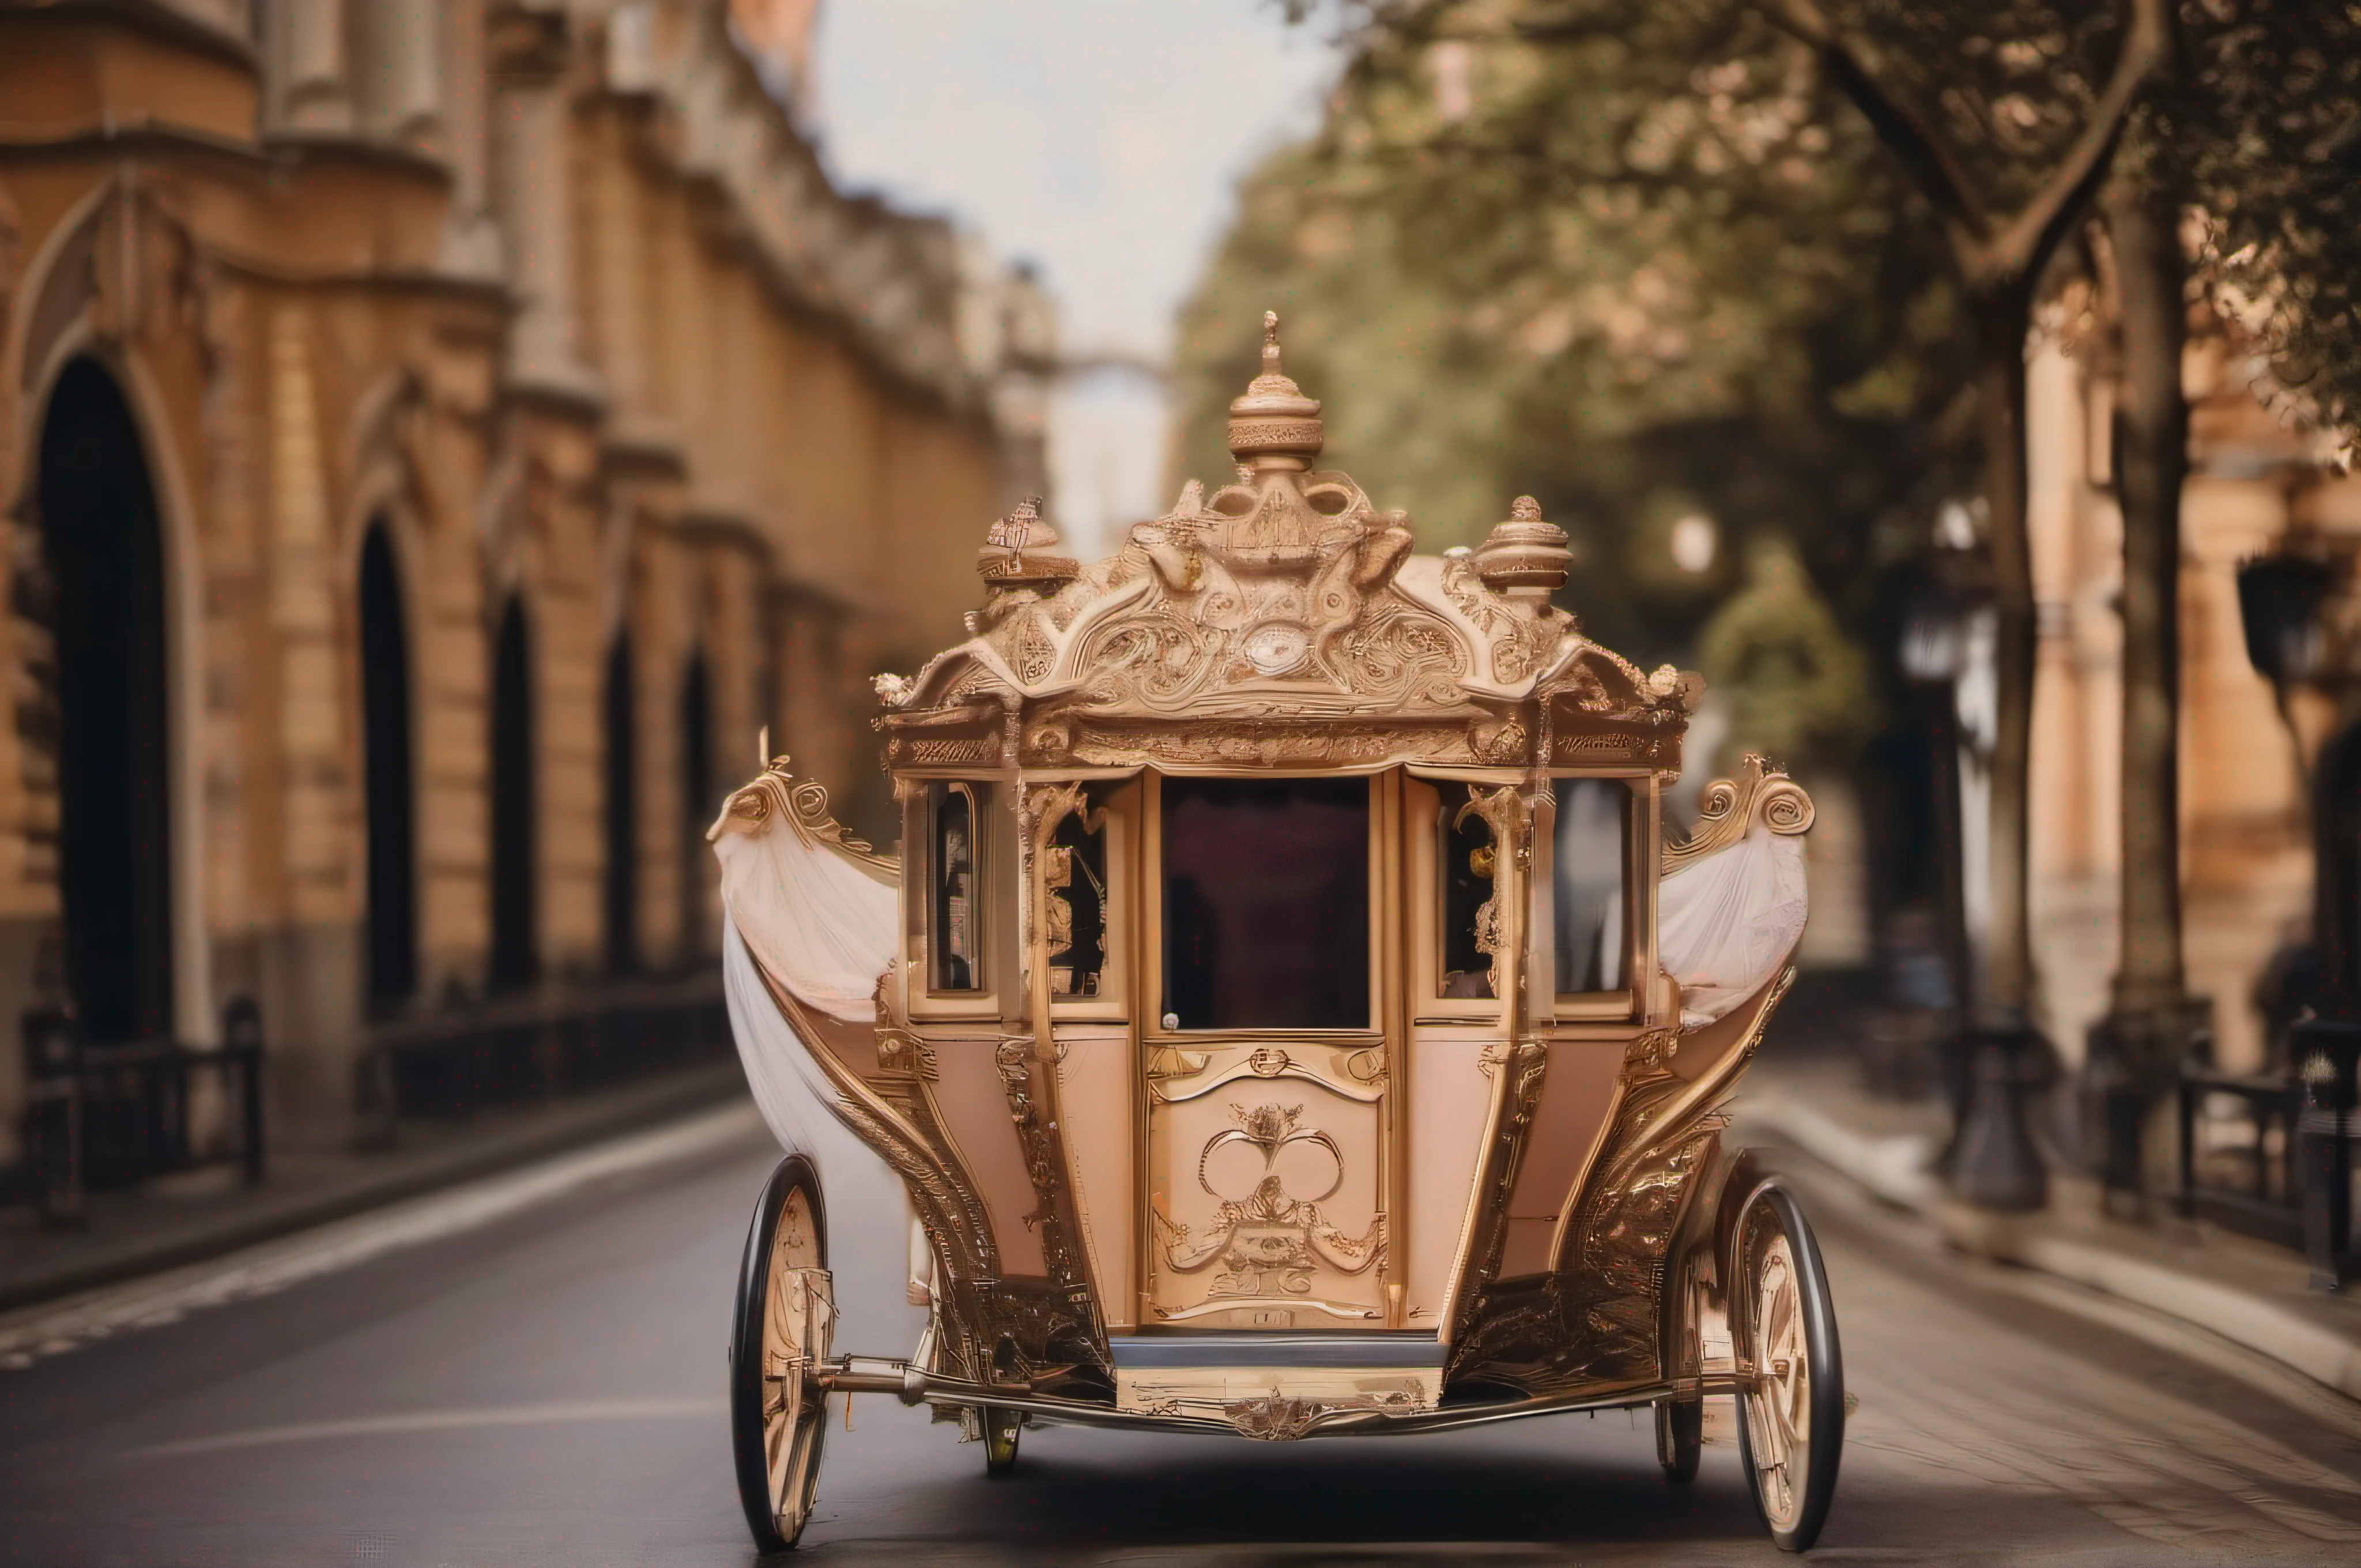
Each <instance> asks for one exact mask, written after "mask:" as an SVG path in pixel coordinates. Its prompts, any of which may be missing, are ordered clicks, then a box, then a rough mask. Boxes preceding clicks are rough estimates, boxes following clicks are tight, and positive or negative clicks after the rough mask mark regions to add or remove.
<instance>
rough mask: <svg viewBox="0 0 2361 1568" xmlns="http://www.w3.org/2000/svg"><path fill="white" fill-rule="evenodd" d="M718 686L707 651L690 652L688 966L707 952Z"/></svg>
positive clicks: (683, 784)
mask: <svg viewBox="0 0 2361 1568" xmlns="http://www.w3.org/2000/svg"><path fill="white" fill-rule="evenodd" d="M712 796H713V685H712V677H711V676H709V675H708V674H707V673H706V667H705V652H704V650H703V649H698V650H697V651H696V652H692V653H691V654H689V656H688V669H687V670H686V673H684V674H682V676H681V682H680V802H681V868H680V891H681V912H680V958H681V964H682V966H683V967H684V968H686V967H690V966H693V965H695V964H697V963H699V962H701V961H702V960H703V959H704V958H705V954H706V947H707V938H706V933H707V929H708V926H709V925H710V922H709V920H708V916H707V914H706V907H705V906H706V902H707V891H706V879H705V861H706V856H707V854H708V850H707V849H706V847H705V828H706V825H707V824H708V822H710V821H711V820H712V819H713V811H714V807H715V806H716V804H717V803H716V802H715V801H714V799H713V798H712Z"/></svg>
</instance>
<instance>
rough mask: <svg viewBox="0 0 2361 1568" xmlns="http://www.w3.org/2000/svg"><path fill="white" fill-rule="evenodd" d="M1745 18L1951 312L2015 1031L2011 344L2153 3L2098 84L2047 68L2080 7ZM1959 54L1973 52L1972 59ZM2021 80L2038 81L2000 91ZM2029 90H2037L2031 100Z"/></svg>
mask: <svg viewBox="0 0 2361 1568" xmlns="http://www.w3.org/2000/svg"><path fill="white" fill-rule="evenodd" d="M1756 4H1757V6H1758V8H1759V9H1760V10H1761V11H1762V12H1763V15H1765V16H1769V17H1770V18H1771V19H1772V20H1773V21H1774V22H1776V23H1777V24H1778V25H1779V26H1780V27H1783V28H1784V29H1785V30H1786V31H1787V32H1788V33H1790V34H1791V35H1792V36H1794V37H1795V38H1796V39H1797V40H1798V41H1800V42H1801V43H1802V44H1803V45H1804V46H1805V47H1806V49H1809V50H1811V52H1812V54H1813V56H1814V58H1815V59H1816V60H1817V61H1818V62H1819V65H1820V68H1821V70H1822V71H1823V72H1824V73H1825V75H1826V77H1827V79H1828V81H1829V82H1831V83H1832V84H1834V85H1835V86H1836V87H1837V88H1838V89H1839V91H1840V92H1842V93H1843V94H1844V95H1845V97H1846V98H1847V99H1848V100H1849V101H1850V103H1851V104H1852V105H1853V106H1854V108H1856V109H1857V110H1858V111H1859V112H1860V114H1861V117H1862V119H1863V120H1865V121H1866V122H1867V123H1868V124H1869V125H1870V126H1872V128H1873V129H1874V130H1875V132H1876V134H1877V137H1878V138H1879V140H1880V141H1882V142H1883V143H1884V145H1885V147H1886V148H1887V149H1888V150H1889V151H1890V152H1891V153H1892V154H1893V155H1894V160H1895V162H1896V163H1897V164H1898V165H1899V166H1900V168H1901V169H1902V170H1904V172H1905V175H1906V177H1907V178H1908V180H1909V182H1910V184H1911V186H1912V188H1913V189H1914V190H1915V191H1916V193H1917V194H1918V195H1919V196H1920V197H1921V198H1922V199H1923V200H1924V201H1925V203H1927V207H1928V208H1929V209H1931V211H1932V214H1933V218H1934V222H1935V225H1936V227H1937V230H1938V233H1939V235H1940V236H1941V238H1942V241H1943V247H1944V250H1945V253H1946V255H1947V257H1948V258H1949V262H1950V264H1951V269H1952V272H1953V274H1954V276H1955V277H1956V278H1957V280H1958V282H1959V285H1960V290H1961V292H1962V293H1963V294H1964V296H1965V298H1966V301H1967V318H1968V321H1969V323H1970V326H1971V334H1972V341H1973V349H1974V354H1975V359H1976V378H1975V386H1976V405H1977V408H1976V412H1977V423H1978V428H1979V433H1980V434H1979V440H1980V445H1981V448H1982V473H1983V483H1982V493H1983V497H1984V501H1985V505H1986V508H1987V518H1988V523H1987V544H1988V547H1989V549H1990V552H1991V555H1992V565H1993V579H1994V587H1995V604H1994V610H1995V614H1996V618H1997V621H1998V629H1997V630H1998V638H1997V652H1996V659H1997V664H1998V669H1997V676H1998V687H1999V714H1998V720H1999V722H1998V725H1997V729H1998V733H1997V736H1996V738H1995V741H1994V745H1993V762H1992V781H1993V783H1992V788H1993V797H1992V824H1991V842H1992V912H1993V913H1992V921H1991V928H1990V930H1989V932H1988V933H1987V947H1986V959H1985V962H1984V964H1983V966H1982V972H1981V973H1979V974H1978V975H1977V976H1976V977H1975V979H1976V984H1975V987H1974V992H1975V996H1976V1002H1977V1011H1978V1013H1979V1014H1982V1016H1983V1018H1984V1020H1985V1021H1986V1022H1987V1023H1988V1024H1990V1025H1993V1026H1998V1027H2004V1028H2022V1027H2024V1026H2025V1022H2024V1021H2025V1018H2026V1014H2027V1011H2028V1006H2029V1003H2030V1002H2031V992H2032V981H2033V961H2032V942H2031V925H2030V921H2029V919H2028V916H2027V897H2026V895H2027V892H2028V888H2027V885H2026V872H2027V864H2026V842H2027V831H2026V830H2027V827H2028V815H2029V809H2028V808H2029V806H2030V801H2029V799H2028V785H2029V782H2030V760H2031V759H2030V744H2031V740H2032V726H2033V677H2034V660H2035V652H2036V636H2037V628H2036V624H2035V606H2034V598H2033V571H2032V558H2031V554H2030V550H2029V547H2028V543H2029V542H2028V539H2027V535H2026V466H2025V465H2026V444H2025V399H2026V383H2025V344H2026V337H2027V335H2028V334H2029V333H2030V330H2031V327H2032V318H2033V306H2034V302H2035V298H2036V295H2037V291H2038V290H2039V288H2040V287H2041V283H2042V279H2043V275H2044V274H2045V273H2046V272H2047V270H2048V266H2049V263H2050V261H2051V259H2052V258H2054V257H2055V256H2056V255H2057V253H2058V251H2059V247H2061V246H2062V245H2064V244H2065V243H2066V242H2067V240H2068V239H2069V238H2070V237H2071V236H2073V235H2074V234H2075V232H2076V230H2077V229H2078V227H2079V226H2080V225H2081V223H2082V221H2083V219H2084V217H2085V215H2086V214H2087V213H2088V211H2089V208H2090V206H2091V203H2092V197H2093V196H2094V195H2095V193H2096V192H2097V191H2098V190H2099V188H2100V186H2101V184H2102V182H2103V181H2104V180H2105V178H2106V174H2107V171H2108V168H2109V166H2110V165H2111V164H2112V163H2113V161H2114V155H2115V149H2116V147H2117V145H2118V143H2119V142H2120V140H2121V139H2122V137H2123V133H2124V127H2125V124H2126V123H2127V121H2128V120H2129V118H2130V115H2131V114H2132V111H2133V109H2134V107H2135V106H2136V104H2137V103H2138V102H2139V99H2140V95H2141V93H2143V92H2144V91H2145V90H2146V88H2147V84H2148V80H2149V78H2150V76H2151V75H2152V74H2153V73H2154V72H2155V71H2157V70H2158V67H2159V66H2160V65H2161V64H2162V63H2163V61H2164V60H2165V59H2166V54H2167V49H2168V45H2169V35H2168V32H2167V26H2166V24H2167V16H2166V12H2165V0H2122V12H2123V15H2122V25H2121V27H2120V40H2119V42H2118V44H2117V47H2116V49H2115V51H2114V62H2113V65H2112V68H2111V69H2110V70H2108V71H2106V72H2105V74H2104V76H2103V78H2101V77H2100V76H2099V75H2098V74H2097V73H2095V72H2073V71H2060V70H2059V69H2058V64H2059V61H2061V60H2066V59H2068V58H2070V56H2072V55H2074V54H2076V53H2081V52H2084V50H2082V49H2077V45H2078V44H2079V43H2081V42H2082V39H2081V38H2078V37H2077V34H2078V33H2087V31H2088V24H2089V22H2090V21H2091V20H2092V16H2091V10H2092V8H2090V7H2079V8H2078V7H2072V6H2050V5H2042V4H2038V3H2037V0H1988V3H1986V4H1982V5H1909V4H1905V0H1867V3H1865V4H1862V5H1858V6H1857V7H1855V8H1854V10H1853V12H1852V14H1851V16H1850V18H1849V19H1848V18H1840V17H1839V16H1838V15H1837V14H1836V13H1834V12H1833V11H1832V10H1830V9H1829V8H1828V7H1825V6H1823V5H1820V4H1818V3H1817V0H1756ZM2109 9H2114V7H2109ZM1878 34H1882V35H1883V37H1884V38H1889V39H1894V40H1897V41H1907V42H1909V43H1911V44H1913V45H1915V46H1916V47H1915V48H1913V49H1910V50H1908V51H1907V52H1905V51H1903V50H1900V49H1895V50H1893V51H1891V52H1889V51H1886V50H1882V49H1880V48H1879V47H1878V45H1877V43H1876V42H1875V41H1872V39H1873V38H1874V37H1875V36H1876V35H1878ZM1971 40H1972V43H1973V44H1980V45H1981V47H1971ZM1905 60H1906V61H1909V62H1912V64H1911V66H1910V67H1908V68H1905V69H1904V70H1900V71H1897V70H1896V68H1895V65H1894V62H1895V61H1905ZM1979 71H1982V72H1987V73H1992V74H1996V75H1997V77H1998V79H1999V80H1998V82H1997V84H1994V83H1993V82H1974V81H1971V80H1965V79H1966V78H1971V77H1972V76H1973V75H1975V74H1976V73H1978V72H1979ZM1946 73H1949V75H1948V78H1947V74H1946ZM1911 74H1915V75H1916V76H1917V77H1918V79H1919V80H1918V82H1916V83H1915V84H1912V83H1905V82H1904V81H1902V80H1898V79H1897V78H1901V77H1904V76H1906V75H1911ZM2036 74H2037V78H2038V80H2037V82H2035V81H2032V80H2026V81H2024V82H2021V83H2015V82H2012V81H2011V78H2013V77H2018V76H2023V77H2028V78H2030V77H2033V76H2035V75H2036ZM2081 82H2097V83H2099V85H2098V86H2097V88H2096V91H2095V92H2094V93H2092V95H2091V101H2090V104H2089V107H2088V110H2087V112H2086V113H2084V114H2083V115H2081V116H2080V122H2081V123H2080V126H2079V128H2078V129H2076V130H2075V132H2074V133H2073V135H2072V137H2071V139H2070V141H2068V142H2067V143H2066V145H2065V148H2064V149H2063V151H2062V152H2061V153H2059V155H2058V156H2057V157H2056V158H2055V159H2054V160H2048V162H2047V167H2036V166H2033V165H2031V163H2030V160H2028V159H2025V158H2023V157H2022V156H2011V155H2012V154H2013V153H2018V152H2020V151H2021V150H2032V149H2033V148H2036V147H2037V141H2038V137H2037V136H2035V135H2032V134H2025V135H2016V134H2015V133H2017V132H2022V133H2036V132H2038V131H2039V130H2041V129H2042V128H2043V123H2044V120H2045V118H2051V119H2054V118H2055V116H2056V112H2057V110H2058V108H2059V106H2060V104H2061V102H2070V98H2071V97H2072V95H2073V89H2074V88H2075V86H2076V85H2077V84H2078V83H2081ZM1913 85H1915V86H1916V89H1917V90H1916V91H1915V92H1914V91H1912V90H1911V88H1912V86H1913ZM2037 86H2038V87H2040V88H2044V89H2047V91H2046V92H2044V93H2040V94H2039V96H2037V94H2036V92H2035V89H2036V87H2037ZM1936 106H1939V107H1940V108H1941V110H1942V111H1943V112H1944V113H1945V115H1946V116H1947V117H1948V118H1949V119H1951V120H1952V121H1954V122H1963V123H1964V124H1965V126H1967V127H1968V128H1970V129H1971V131H1972V132H1973V133H1975V135H1976V137H1977V139H1976V140H1975V141H1974V142H1971V143H1970V144H1969V145H1970V146H1971V147H1972V148H1974V149H1975V150H1976V151H1977V152H1980V153H1982V154H1984V155H1985V156H1984V157H1983V159H1982V161H1983V162H1984V163H1985V164H1986V165H1987V171H1988V172H1989V171H1993V170H1992V166H1993V165H1997V166H1998V168H1997V170H1996V171H1997V172H1999V173H2000V174H2002V175H2003V176H2004V179H2003V180H2000V181H1992V183H1999V184H2004V185H2015V186H2016V187H2017V191H2016V192H2015V193H2014V194H2015V203H2014V205H2013V207H2012V208H2010V209H2006V210H1995V208H1994V207H1993V204H1992V199H1991V197H1990V196H1988V195H1987V194H1986V193H1985V191H1984V190H1983V189H1980V185H1979V181H1977V180H1976V179H1975V178H1973V176H1972V175H1971V171H1970V159H1967V158H1964V157H1963V156H1962V148H1961V147H1960V144H1959V142H1958V140H1956V139H1955V137H1953V136H1952V135H1950V134H1947V128H1946V127H1944V126H1942V125H1941V124H1940V123H1939V122H1938V118H1937V116H1936V115H1935V114H1934V113H1932V112H1930V110H1931V109H1933V108H1934V107H1936ZM2046 112H2047V113H2046Z"/></svg>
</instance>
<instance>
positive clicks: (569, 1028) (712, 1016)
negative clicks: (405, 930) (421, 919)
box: [369, 974, 731, 1120]
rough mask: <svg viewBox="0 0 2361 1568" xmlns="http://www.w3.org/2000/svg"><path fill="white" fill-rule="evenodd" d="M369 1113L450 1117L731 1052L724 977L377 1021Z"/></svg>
mask: <svg viewBox="0 0 2361 1568" xmlns="http://www.w3.org/2000/svg"><path fill="white" fill-rule="evenodd" d="M370 1043H371V1071H370V1075H369V1076H370V1082H371V1085H372V1088H371V1091H370V1094H371V1099H372V1100H373V1102H374V1104H373V1106H372V1109H373V1110H374V1111H375V1112H376V1113H379V1115H382V1116H390V1117H394V1118H398V1119H405V1120H406V1119H427V1120H448V1119H451V1118H454V1117H461V1116H467V1115H471V1114H473V1113H476V1112H478V1111H479V1110H489V1109H498V1108H501V1107H506V1106H516V1105H524V1104H530V1103H533V1102H536V1101H543V1100H552V1099H556V1098H560V1097H562V1096H565V1095H568V1094H578V1093H582V1092H584V1091H589V1090H595V1089H603V1088H608V1087H610V1086H612V1085H615V1084H619V1083H624V1082H628V1081H630V1080H633V1079H638V1078H644V1077H647V1076H650V1075H652V1074H654V1073H659V1072H663V1071H665V1070H667V1069H672V1068H675V1067H686V1066H690V1065H692V1064H694V1063H697V1062H702V1061H715V1060H719V1059H721V1058H726V1057H727V1056H729V1054H730V1050H731V1045H730V1016H729V1011H728V1009H727V1007H726V1005H725V1004H724V1003H723V1001H722V996H721V984H720V979H719V976H717V975H712V974H704V975H697V976H693V977H690V978H688V979H685V980H675V981H653V980H651V981H638V982H629V981H626V982H609V983H607V984H602V985H601V986H600V987H599V988H598V990H597V991H596V992H592V993H589V994H577V995H573V996H565V995H557V996H549V997H541V996H530V997H519V998H511V999H508V1000H505V1001H499V1002H493V1003H485V1004H482V1005H480V1006H478V1007H476V1008H474V1009H471V1010H468V1011H466V1012H451V1013H444V1014H437V1015H434V1016H432V1017H425V1018H419V1019H414V1020H404V1021H401V1022H399V1023H392V1024H383V1025H379V1026H378V1027H377V1028H376V1029H375V1030H374V1031H373V1032H372V1034H371V1036H370Z"/></svg>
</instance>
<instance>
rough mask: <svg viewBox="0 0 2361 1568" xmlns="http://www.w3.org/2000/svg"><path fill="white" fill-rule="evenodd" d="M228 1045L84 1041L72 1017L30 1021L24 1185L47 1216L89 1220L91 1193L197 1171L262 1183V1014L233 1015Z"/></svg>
mask: <svg viewBox="0 0 2361 1568" xmlns="http://www.w3.org/2000/svg"><path fill="white" fill-rule="evenodd" d="M222 1025H223V1026H222V1043H221V1044H220V1045H218V1046H214V1047H197V1046H187V1045H182V1044H181V1043H180V1042H178V1041H175V1040H170V1039H147V1040H125V1041H112V1042H108V1043H106V1044H103V1045H93V1044H90V1043H87V1042H85V1041H84V1040H82V1037H81V1036H80V1035H79V1034H78V1033H77V1032H76V1030H75V1028H74V1022H73V1020H72V1018H71V1017H70V1016H68V1015H67V1014H63V1013H57V1012H47V1011H38V1012H32V1013H27V1014H25V1016H24V1019H23V1040H24V1051H25V1076H26V1090H27V1095H26V1100H27V1104H26V1113H25V1160H24V1165H23V1167H22V1170H21V1180H22V1181H23V1183H24V1185H25V1186H26V1187H27V1189H29V1195H30V1197H31V1198H32V1201H33V1202H34V1203H35V1205H36V1206H37V1207H38V1209H39V1211H40V1213H41V1216H42V1218H43V1220H44V1221H45V1222H46V1223H50V1224H55V1225H74V1224H79V1223H82V1215H83V1195H84V1194H85V1193H86V1192H88V1191H90V1190H92V1189H93V1188H106V1187H120V1186H124V1185H127V1184H128V1183H131V1182H135V1181H143V1180H146V1179H149V1178H151V1177H156V1176H161V1175H164V1174H166V1173H168V1172H170V1171H175V1170H182V1169H186V1168H190V1167H192V1166H199V1165H206V1164H216V1163H232V1164H235V1165H236V1166H237V1167H238V1168H239V1169H240V1170H241V1172H242V1174H243V1175H244V1177H245V1179H247V1181H249V1182H256V1181H259V1180H261V1179H262V1176H263V1148H264V1144H263V1124H262V1057H263V1052H262V1015H261V1013H260V1012H259V1010H258V1009H257V1008H256V1006H255V1005H254V1003H252V1002H250V1001H246V1000H243V999H241V1000H239V1001H236V1002H233V1003H230V1004H229V1006H228V1007H227V1008H225V1009H224V1011H223V1019H222Z"/></svg>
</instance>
